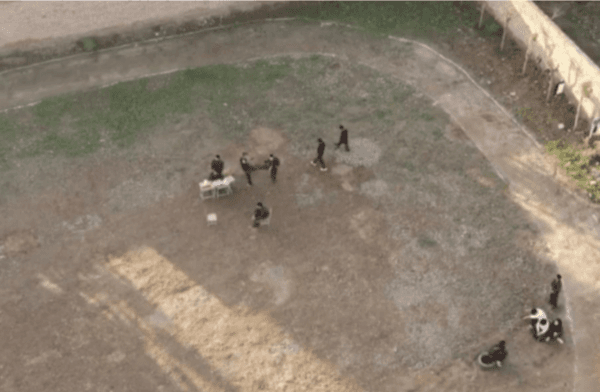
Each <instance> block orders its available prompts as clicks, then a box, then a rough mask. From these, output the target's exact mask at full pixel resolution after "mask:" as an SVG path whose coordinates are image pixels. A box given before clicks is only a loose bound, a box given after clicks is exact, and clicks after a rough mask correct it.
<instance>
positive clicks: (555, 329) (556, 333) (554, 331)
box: [544, 318, 565, 344]
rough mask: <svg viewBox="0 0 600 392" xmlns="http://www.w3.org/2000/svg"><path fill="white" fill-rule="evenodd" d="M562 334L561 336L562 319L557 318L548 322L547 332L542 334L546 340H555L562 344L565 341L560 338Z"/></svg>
mask: <svg viewBox="0 0 600 392" xmlns="http://www.w3.org/2000/svg"><path fill="white" fill-rule="evenodd" d="M562 336H563V328H562V320H561V319H559V318H557V319H556V320H554V321H553V322H552V323H550V328H549V329H548V332H547V333H546V334H545V335H544V340H545V341H546V342H549V341H557V342H558V343H560V344H564V343H565V342H563V340H562V339H561V338H562Z"/></svg>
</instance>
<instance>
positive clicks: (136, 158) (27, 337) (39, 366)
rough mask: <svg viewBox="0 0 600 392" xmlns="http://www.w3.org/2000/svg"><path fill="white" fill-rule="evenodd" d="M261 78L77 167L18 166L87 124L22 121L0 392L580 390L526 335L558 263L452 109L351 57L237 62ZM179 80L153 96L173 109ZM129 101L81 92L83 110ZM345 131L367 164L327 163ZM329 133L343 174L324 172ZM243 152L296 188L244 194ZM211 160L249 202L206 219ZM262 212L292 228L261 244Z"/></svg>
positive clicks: (215, 88)
mask: <svg viewBox="0 0 600 392" xmlns="http://www.w3.org/2000/svg"><path fill="white" fill-rule="evenodd" d="M258 29H261V27H260V26H259V27H258ZM223 34H227V33H223ZM401 50H407V51H410V50H411V48H410V46H406V47H405V48H404V49H401ZM257 68H258V69H259V71H260V72H263V73H265V75H267V76H265V79H264V80H269V81H270V82H269V83H266V84H265V83H262V84H260V83H259V82H260V80H259V78H254V79H252V80H258V82H256V83H254V82H252V80H250V81H247V82H246V83H243V84H241V86H239V87H237V88H236V89H235V90H233V91H225V90H223V88H225V87H226V85H220V84H218V83H217V84H214V83H211V84H208V85H207V84H204V85H202V84H200V85H199V86H198V87H195V88H192V90H191V97H192V99H193V102H194V105H192V107H193V108H194V109H193V110H192V111H191V112H190V113H181V114H176V115H174V116H171V117H169V118H166V119H165V120H164V121H163V122H160V123H159V124H158V125H156V126H153V127H151V128H150V129H147V130H145V131H144V133H141V134H140V135H139V136H138V137H137V139H136V141H135V144H134V145H132V146H131V147H130V148H127V149H119V148H117V147H116V145H117V144H118V140H119V139H118V137H117V136H118V135H117V134H116V133H114V132H112V133H111V131H110V130H109V129H103V130H100V134H99V135H98V137H101V138H104V139H103V140H105V141H102V142H100V143H101V144H102V147H100V148H99V149H98V150H97V151H96V152H95V153H92V154H91V155H89V156H86V157H81V158H77V157H75V158H68V157H61V156H57V157H53V156H52V153H50V154H43V155H42V156H33V157H31V158H18V157H19V156H23V154H26V153H27V152H28V151H33V150H31V148H34V147H35V146H36V145H38V144H36V141H38V142H39V141H40V140H42V141H44V140H47V139H44V137H43V135H44V133H47V132H51V131H52V129H57V130H59V134H60V135H63V136H64V134H65V132H67V133H68V132H69V131H68V130H69V129H75V128H73V127H75V124H78V123H77V122H75V121H74V120H69V119H68V118H67V119H63V120H61V122H55V123H54V125H46V126H45V127H46V128H44V126H40V125H37V123H36V116H39V115H40V113H42V112H41V111H38V112H35V111H34V110H32V109H27V110H23V111H19V112H15V113H14V114H13V115H12V116H13V117H12V119H13V120H14V121H16V122H17V123H19V124H20V126H21V129H22V130H23V131H25V130H26V131H25V132H26V134H27V135H29V136H30V138H29V141H25V142H23V143H22V144H21V145H20V147H19V148H20V149H21V150H16V151H15V153H14V154H15V155H14V157H15V160H14V162H13V163H14V164H15V165H16V166H17V167H19V169H17V170H14V171H10V175H11V176H12V177H10V178H9V180H8V181H5V183H8V184H9V185H10V187H5V188H3V189H4V192H3V200H4V202H3V204H2V216H3V217H5V219H3V221H2V227H1V229H0V233H1V236H0V238H3V239H4V240H3V243H4V249H3V254H4V256H5V257H4V260H3V261H4V265H5V266H6V267H5V268H4V269H3V270H2V282H3V284H2V288H3V292H4V295H3V296H2V298H3V303H2V329H3V330H4V331H5V333H4V334H3V336H7V337H8V339H5V341H4V342H3V346H4V347H5V350H4V351H3V354H2V355H3V360H2V363H4V365H3V368H2V374H3V378H2V382H3V384H2V386H3V390H6V391H13V390H14V391H37V390H40V389H44V390H55V391H59V390H99V391H109V390H115V391H124V390H132V391H133V390H140V391H142V390H160V391H168V390H178V387H177V386H179V388H181V389H183V390H215V391H220V390H238V389H239V390H307V389H311V390H323V391H334V390H340V391H341V390H344V391H347V390H366V391H396V390H406V391H408V390H433V389H436V390H448V391H450V390H464V391H480V390H490V391H493V390H498V391H499V390H503V389H506V388H507V387H510V388H511V390H515V391H516V390H523V391H525V390H526V391H536V390H540V391H541V390H544V391H548V390H557V391H559V390H561V391H562V390H568V389H569V388H572V386H571V383H572V381H571V380H572V369H571V367H570V366H569V365H570V363H571V361H572V357H573V351H572V348H571V346H569V345H566V346H564V347H555V346H549V345H540V344H537V343H535V342H534V341H533V340H532V339H531V337H530V336H529V335H528V332H527V330H526V326H525V324H524V322H522V321H520V320H519V319H520V317H522V316H523V314H524V312H526V310H527V309H528V308H530V307H531V306H532V305H533V304H535V303H543V302H544V301H545V299H546V295H547V292H546V291H547V290H546V287H547V285H548V282H547V281H546V280H547V279H550V278H551V277H552V276H553V275H554V274H555V273H556V270H555V266H553V265H552V264H550V263H548V262H547V261H545V260H543V259H542V258H540V256H538V255H536V254H535V252H534V251H535V243H536V240H535V238H536V233H537V229H536V228H535V227H532V226H531V225H530V224H529V223H528V220H527V218H526V216H524V215H523V213H522V212H520V211H519V209H518V208H517V207H516V206H515V205H514V204H513V203H512V202H511V201H509V200H508V199H507V198H506V197H505V195H504V193H503V189H505V186H504V184H502V182H501V181H500V180H499V178H498V177H497V176H496V175H495V174H494V171H493V169H492V168H491V167H490V165H489V164H488V163H487V161H486V160H485V159H484V157H483V156H482V155H481V154H480V153H479V152H478V150H477V149H476V148H475V147H474V146H473V145H472V143H470V142H469V141H468V140H467V138H466V137H465V136H464V134H462V133H461V132H462V131H461V130H460V129H458V128H456V127H455V126H453V125H452V124H451V123H450V122H449V120H448V118H447V116H446V115H445V113H443V112H442V111H441V110H439V109H436V108H434V107H432V106H431V103H430V102H428V100H427V99H426V98H424V97H423V96H421V95H420V94H418V93H415V91H414V90H413V89H412V88H411V87H409V86H407V85H403V84H401V83H400V82H399V81H397V80H393V79H390V78H389V77H386V76H385V75H381V74H377V73H376V72H374V71H372V70H370V69H368V68H366V67H362V66H357V65H354V64H352V63H351V62H344V61H340V60H338V59H329V58H326V57H325V58H324V57H320V56H312V57H310V58H305V59H302V58H298V59H292V58H282V59H274V60H269V61H267V62H266V63H265V62H261V63H258V64H253V63H250V64H240V65H239V67H234V69H238V71H235V72H239V73H240V74H242V75H243V72H250V71H251V70H252V69H257ZM215 69H216V70H218V69H220V68H219V67H217V68H215ZM227 69H230V70H229V71H227V72H224V73H225V74H227V75H230V76H232V75H234V73H233V71H231V68H227ZM248 70H250V71H248ZM274 70H275V71H274ZM214 72H217V71H214ZM268 75H274V76H272V77H269V76H268ZM174 78H176V76H173V75H170V76H163V77H158V78H155V79H151V80H149V81H148V83H147V84H146V83H143V86H145V88H146V89H147V91H148V93H149V94H150V92H154V93H156V94H160V92H161V89H167V88H168V86H169V85H170V84H172V83H174V80H176V79H174ZM200 79H202V78H200ZM257 83H259V84H257ZM128 86H129V87H126V89H127V88H129V89H132V90H135V89H137V88H139V87H137V86H139V83H137V82H134V83H130V84H129V85H128ZM121 88H122V87H121ZM229 88H231V86H229ZM111 97H113V98H111ZM114 97H115V95H111V94H102V93H101V92H100V93H96V92H90V93H86V94H84V95H80V96H79V97H78V98H77V102H78V103H77V104H76V105H79V106H75V107H74V108H73V109H72V113H78V112H80V111H81V110H82V109H81V108H83V107H86V108H87V110H88V111H90V112H92V113H93V112H94V111H96V110H101V109H102V108H105V107H111V104H112V103H113V102H111V99H114ZM120 97H122V96H120ZM389 102H394V105H389ZM36 113H37V114H36ZM339 123H343V124H345V125H346V126H347V127H348V128H349V129H350V135H351V136H350V146H351V152H349V153H346V152H333V151H331V147H332V144H333V143H334V142H335V141H336V139H337V135H338V134H337V129H336V128H337V125H338V124H339ZM59 124H62V125H61V126H59ZM69 124H72V125H71V126H70V125H69ZM115 135H117V136H115ZM319 136H321V137H324V139H325V140H326V142H327V143H328V150H327V153H326V158H325V159H326V162H327V164H328V165H329V167H330V171H329V172H326V173H322V172H320V171H318V170H317V169H316V168H314V167H312V166H310V165H309V160H310V159H311V158H312V155H313V153H314V150H315V142H316V138H317V137H319ZM65 148H66V147H65ZM34 150H35V148H34ZM64 151H67V150H64ZM242 151H248V152H249V153H250V155H251V156H252V157H253V158H254V161H255V162H261V161H262V159H265V158H266V157H267V156H268V153H271V152H272V153H275V154H276V155H278V156H279V157H280V158H281V160H282V167H281V171H280V181H279V182H278V183H277V184H275V185H273V184H271V183H270V182H269V180H268V175H267V173H266V172H259V173H256V176H255V177H256V178H255V185H254V187H253V188H251V189H249V188H247V187H246V185H245V184H244V181H243V176H242V175H241V172H240V170H241V169H240V168H239V165H238V164H237V160H238V158H239V156H240V154H241V152H242ZM215 153H219V154H220V155H221V156H222V157H223V158H224V160H225V162H226V168H230V169H231V170H233V173H234V174H235V175H236V177H237V178H238V181H237V182H236V184H235V188H236V189H235V194H234V195H233V196H231V197H228V198H224V199H221V200H219V201H207V202H204V203H202V202H200V201H199V199H198V185H197V183H198V181H199V180H200V179H202V178H203V177H204V176H205V175H206V174H207V168H208V164H209V161H210V159H211V157H212V156H213V155H214V154H215ZM34 155H35V154H34ZM259 200H260V201H263V202H264V203H265V204H266V205H267V206H269V207H272V208H273V209H274V215H273V219H272V223H271V227H269V228H264V230H263V229H261V230H260V232H259V233H257V234H256V235H253V234H252V233H251V231H250V229H249V223H250V222H249V217H250V214H251V213H252V208H253V206H254V204H255V203H256V202H257V201H259ZM490 207H492V208H490ZM32 211H35V214H32V213H31V212H32ZM208 212H216V213H217V215H218V219H219V222H218V225H217V226H216V227H208V226H207V225H206V221H205V216H206V213H208ZM539 277H546V280H544V279H539ZM562 311H563V310H561V309H559V313H558V314H561V313H560V312H562ZM500 339H506V340H507V341H508V350H509V353H510V354H509V355H510V361H509V362H508V364H507V367H506V369H505V370H504V371H503V372H501V373H483V372H481V371H480V370H479V369H477V368H476V367H475V365H474V363H473V358H474V356H475V355H476V354H477V352H478V351H480V350H481V349H482V348H485V347H487V346H489V345H491V344H494V343H496V341H498V340H500ZM11 358H12V359H16V358H18V360H12V361H11V360H10V359H11ZM533 358H535V359H533ZM284 386H285V387H284ZM286 388H287V389H286ZM552 388H554V389H552Z"/></svg>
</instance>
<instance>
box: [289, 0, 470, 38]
mask: <svg viewBox="0 0 600 392" xmlns="http://www.w3.org/2000/svg"><path fill="white" fill-rule="evenodd" d="M297 16H298V17H301V18H305V19H310V20H315V19H316V20H332V21H339V22H342V23H347V24H352V25H356V26H360V27H362V28H364V29H365V31H367V32H369V33H371V34H373V35H378V36H386V35H398V36H407V37H414V38H433V37H434V36H433V34H454V32H455V30H456V28H457V27H460V26H465V25H470V24H472V23H474V22H475V18H476V16H475V15H469V17H468V18H466V19H465V18H464V17H461V16H460V15H459V14H458V13H457V12H456V8H455V7H454V5H453V4H452V2H449V1H427V2H420V1H378V2H369V1H336V2H323V3H320V4H319V7H307V8H305V9H303V10H302V11H300V12H299V13H298V15H297Z"/></svg>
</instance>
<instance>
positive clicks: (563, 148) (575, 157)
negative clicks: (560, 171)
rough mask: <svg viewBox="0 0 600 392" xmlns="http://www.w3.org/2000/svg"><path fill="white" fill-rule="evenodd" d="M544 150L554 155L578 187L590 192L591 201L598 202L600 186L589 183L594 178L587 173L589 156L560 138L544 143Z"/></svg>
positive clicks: (599, 199)
mask: <svg viewBox="0 0 600 392" xmlns="http://www.w3.org/2000/svg"><path fill="white" fill-rule="evenodd" d="M546 151H548V152H549V153H550V154H553V155H556V157H557V158H558V159H559V160H560V166H561V167H563V168H564V169H566V171H567V173H568V174H569V176H570V177H571V178H573V179H574V180H575V181H576V182H577V186H578V187H579V188H581V189H583V190H585V191H586V192H588V193H589V194H591V199H592V201H594V202H600V187H599V186H598V184H591V183H590V181H593V180H594V178H593V177H592V176H591V175H590V173H589V158H587V157H585V156H583V155H582V154H581V152H580V150H578V149H577V148H575V147H574V146H571V145H570V144H568V143H565V142H562V141H560V140H555V141H550V142H548V143H546Z"/></svg>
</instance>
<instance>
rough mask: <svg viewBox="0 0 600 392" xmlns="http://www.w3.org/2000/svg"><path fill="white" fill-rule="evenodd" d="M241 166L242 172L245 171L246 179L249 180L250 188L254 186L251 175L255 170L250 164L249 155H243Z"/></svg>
mask: <svg viewBox="0 0 600 392" xmlns="http://www.w3.org/2000/svg"><path fill="white" fill-rule="evenodd" d="M240 165H242V170H243V171H244V173H245V174H246V178H247V179H248V186H252V176H251V175H250V173H252V171H253V170H254V168H253V167H252V165H250V162H248V154H247V153H243V154H242V157H241V158H240Z"/></svg>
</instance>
